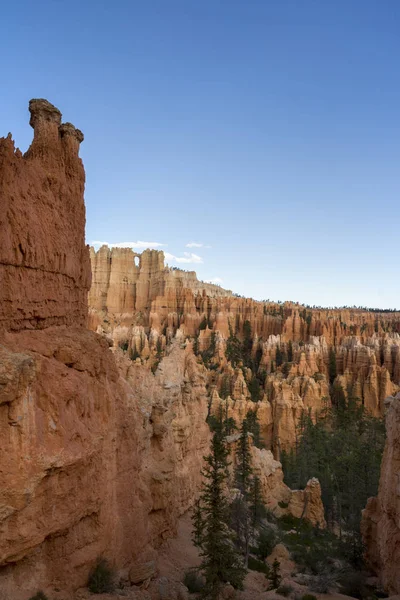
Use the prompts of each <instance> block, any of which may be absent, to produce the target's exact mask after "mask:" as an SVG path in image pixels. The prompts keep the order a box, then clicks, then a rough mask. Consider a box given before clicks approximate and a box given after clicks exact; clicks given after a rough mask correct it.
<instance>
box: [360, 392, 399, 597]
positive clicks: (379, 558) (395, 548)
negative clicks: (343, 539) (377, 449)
mask: <svg viewBox="0 0 400 600" xmlns="http://www.w3.org/2000/svg"><path fill="white" fill-rule="evenodd" d="M386 406H387V413H386V432H387V440H386V445H385V451H384V454H383V458H382V465H381V477H380V482H379V491H378V496H377V497H376V498H370V499H369V500H368V503H367V507H366V509H365V510H364V511H363V519H362V533H363V538H364V543H365V546H366V553H367V559H368V562H369V565H370V566H371V568H372V569H373V570H374V571H375V572H376V573H377V574H378V575H379V578H380V580H381V583H382V585H383V586H384V588H385V590H386V591H387V592H388V593H389V595H394V594H400V569H399V565H400V394H397V395H396V397H394V398H393V397H391V398H387V400H386Z"/></svg>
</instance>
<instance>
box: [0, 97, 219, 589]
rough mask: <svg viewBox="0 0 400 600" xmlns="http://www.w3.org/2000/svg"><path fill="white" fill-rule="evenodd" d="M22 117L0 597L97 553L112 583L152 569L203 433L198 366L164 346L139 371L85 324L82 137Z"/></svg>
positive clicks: (9, 275) (10, 189)
mask: <svg viewBox="0 0 400 600" xmlns="http://www.w3.org/2000/svg"><path fill="white" fill-rule="evenodd" d="M30 108H31V114H32V119H31V123H32V125H33V126H34V129H35V137H34V141H33V143H32V145H31V147H30V149H29V150H28V152H27V153H26V155H25V156H24V157H22V156H21V154H20V153H19V151H18V150H17V151H14V146H13V143H12V141H11V139H10V138H7V139H5V140H2V141H1V142H0V156H1V163H0V164H1V185H2V188H1V191H2V194H3V190H4V198H5V202H6V204H5V206H6V210H5V211H4V212H3V214H2V216H1V217H0V218H1V219H3V221H2V228H1V235H2V239H1V244H0V247H1V249H2V250H1V251H0V252H3V253H4V254H3V255H2V256H4V257H5V258H4V260H3V259H2V264H1V266H0V268H1V269H2V271H1V274H2V286H1V291H0V294H2V297H1V302H0V311H1V312H0V314H1V331H0V540H1V543H0V590H1V592H2V593H3V594H4V597H6V598H13V600H26V599H27V598H29V597H30V596H32V595H33V594H34V593H36V591H37V590H38V589H43V590H44V591H45V592H47V593H48V595H49V596H51V597H52V596H53V594H52V591H53V590H55V589H59V590H63V591H65V592H66V591H68V590H75V589H77V588H78V587H81V586H82V585H85V584H86V581H87V576H88V573H89V571H90V569H91V568H92V566H93V564H94V563H95V561H96V558H97V557H98V556H99V555H104V556H105V557H107V558H108V559H109V560H110V562H111V563H112V565H113V567H114V568H115V569H116V571H117V572H118V573H120V574H122V575H123V574H125V575H126V574H129V571H130V570H131V569H132V573H134V571H135V565H136V567H137V568H136V575H137V573H138V572H139V571H140V566H141V565H143V564H147V565H148V564H151V563H152V561H153V560H154V558H155V550H156V548H157V547H158V546H159V544H160V543H161V542H162V541H163V540H164V539H165V538H166V537H168V536H170V535H173V534H174V532H175V529H176V524H177V520H178V517H179V515H181V514H182V513H183V512H184V511H186V510H187V509H188V508H189V507H190V506H191V504H192V503H193V499H194V497H195V496H196V495H197V490H198V487H199V485H200V477H201V476H200V470H201V464H202V457H203V455H204V454H205V453H206V451H207V448H208V443H209V435H210V434H209V429H208V426H207V424H206V422H205V420H206V415H207V409H208V406H207V393H206V387H205V384H206V381H205V377H204V374H203V368H202V367H201V365H198V364H197V361H196V359H195V358H194V356H193V354H192V353H191V352H190V351H189V350H188V349H185V348H184V347H181V343H180V340H179V339H178V338H176V339H175V340H174V341H172V343H170V344H169V346H168V349H166V350H165V351H164V353H163V356H160V357H159V359H158V366H157V368H155V369H154V373H152V372H151V370H150V369H149V368H148V367H147V366H143V365H142V364H141V362H140V361H136V362H135V361H131V360H130V359H129V358H128V357H127V356H126V354H124V353H123V352H122V350H120V349H119V348H114V349H110V343H109V341H108V340H107V339H106V338H105V337H104V336H99V335H97V334H96V333H93V332H91V331H87V330H86V329H85V328H84V324H85V321H86V314H87V305H86V295H87V289H88V285H89V279H90V274H89V270H88V265H89V262H88V250H87V249H86V247H85V246H84V243H83V240H84V204H83V184H84V173H83V167H82V164H81V161H80V159H79V157H78V147H79V142H80V141H81V140H82V139H83V136H82V134H81V133H80V132H79V131H78V130H76V129H75V128H74V127H73V126H72V125H70V124H65V125H60V118H61V115H60V113H59V111H58V110H57V109H56V108H55V107H53V106H52V105H50V104H49V103H48V102H46V101H42V100H41V101H32V102H31V104H30ZM2 198H3V195H2ZM3 225H4V227H3ZM28 243H29V248H28ZM25 244H26V245H25ZM21 248H22V249H23V252H22V250H21ZM13 252H14V253H13ZM3 282H4V284H5V285H3ZM72 324H73V326H72ZM111 345H112V344H111ZM137 576H138V575H137Z"/></svg>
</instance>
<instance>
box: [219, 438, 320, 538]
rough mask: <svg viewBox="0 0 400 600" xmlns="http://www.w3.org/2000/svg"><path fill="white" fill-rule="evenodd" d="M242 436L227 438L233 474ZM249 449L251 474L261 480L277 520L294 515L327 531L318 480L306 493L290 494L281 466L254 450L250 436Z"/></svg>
mask: <svg viewBox="0 0 400 600" xmlns="http://www.w3.org/2000/svg"><path fill="white" fill-rule="evenodd" d="M239 436H240V434H234V435H231V436H229V437H228V438H227V440H228V444H229V448H230V451H231V456H232V463H231V465H230V468H231V471H233V469H234V467H235V465H236V461H237V452H236V451H237V442H238V439H239ZM249 447H250V454H251V466H252V471H253V474H254V475H255V476H257V477H258V479H259V482H260V491H261V495H262V498H263V502H264V504H265V506H266V507H267V508H268V509H269V510H271V511H272V512H273V513H274V514H275V515H276V516H277V517H281V516H282V515H285V514H291V515H293V516H294V517H296V518H298V519H307V520H308V521H310V523H312V525H314V526H318V527H321V528H325V527H326V521H325V511H324V506H323V504H322V499H321V486H320V484H319V481H318V479H315V478H313V479H310V480H309V481H308V483H307V485H306V487H305V489H304V490H291V489H290V488H289V487H288V486H287V485H286V484H285V483H284V482H283V471H282V465H281V463H280V462H279V461H277V460H275V459H274V457H273V454H272V452H271V451H270V450H265V449H264V448H262V449H260V448H257V447H256V446H254V445H253V443H252V436H251V435H249Z"/></svg>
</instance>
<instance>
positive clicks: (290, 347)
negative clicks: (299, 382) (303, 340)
mask: <svg viewBox="0 0 400 600" xmlns="http://www.w3.org/2000/svg"><path fill="white" fill-rule="evenodd" d="M287 356H288V361H289V362H293V344H292V340H290V341H289V345H288V353H287Z"/></svg>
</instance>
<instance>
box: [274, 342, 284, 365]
mask: <svg viewBox="0 0 400 600" xmlns="http://www.w3.org/2000/svg"><path fill="white" fill-rule="evenodd" d="M275 361H276V366H277V367H280V366H281V364H282V362H283V361H282V350H281V349H280V347H279V346H277V348H276V354H275Z"/></svg>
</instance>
